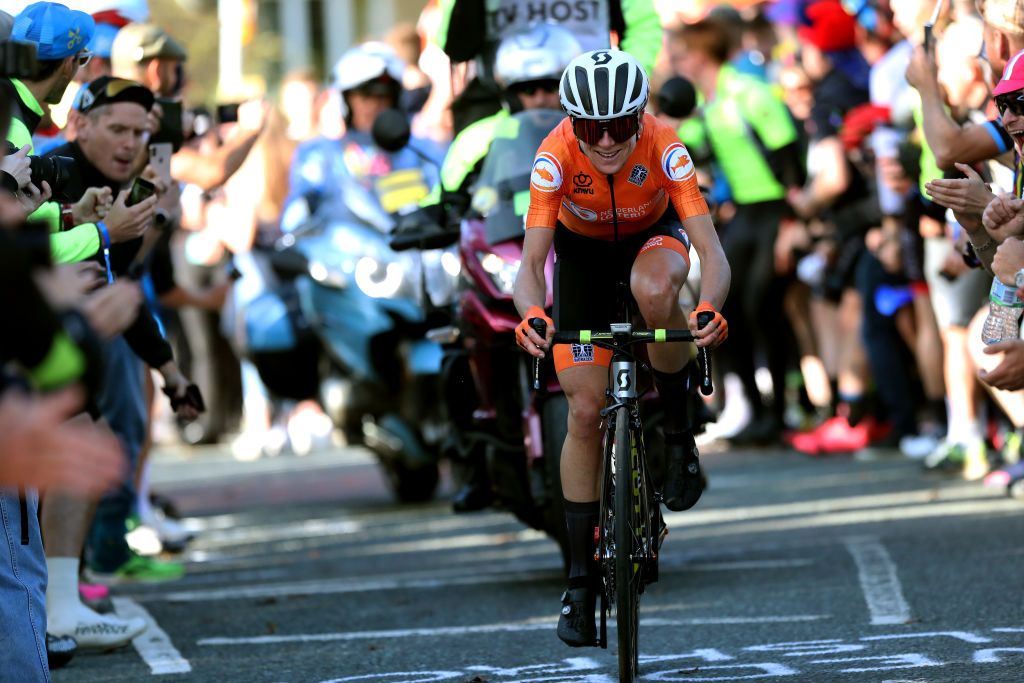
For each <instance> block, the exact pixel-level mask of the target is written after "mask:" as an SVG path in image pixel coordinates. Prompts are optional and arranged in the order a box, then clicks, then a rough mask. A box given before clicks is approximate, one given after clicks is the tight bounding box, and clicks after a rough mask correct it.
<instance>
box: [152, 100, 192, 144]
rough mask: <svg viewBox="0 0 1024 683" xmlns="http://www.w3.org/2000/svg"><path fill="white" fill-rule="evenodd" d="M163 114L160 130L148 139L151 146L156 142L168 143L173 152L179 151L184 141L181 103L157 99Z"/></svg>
mask: <svg viewBox="0 0 1024 683" xmlns="http://www.w3.org/2000/svg"><path fill="white" fill-rule="evenodd" d="M156 101H157V102H158V103H159V104H160V108H161V110H163V114H162V116H161V117H160V130H158V131H157V132H156V133H154V134H153V136H152V137H151V138H150V139H149V141H150V143H151V144H155V143H158V142H166V143H170V145H171V148H172V149H173V150H175V151H176V150H178V149H181V145H182V143H183V142H184V141H185V121H184V112H183V111H182V109H181V102H180V101H178V100H172V99H169V98H165V97H158V98H157V100H156Z"/></svg>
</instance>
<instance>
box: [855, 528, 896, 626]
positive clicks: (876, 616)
mask: <svg viewBox="0 0 1024 683" xmlns="http://www.w3.org/2000/svg"><path fill="white" fill-rule="evenodd" d="M844 542H845V545H846V549H847V550H848V551H849V552H850V554H851V555H852V556H853V561H854V562H856V563H857V573H858V576H859V578H860V586H861V590H862V591H863V592H864V599H865V601H866V602H867V604H868V611H869V612H871V623H872V624H873V625H875V626H879V625H884V624H905V623H907V622H908V621H910V606H909V605H907V601H906V599H905V598H904V597H903V588H902V587H901V586H900V579H899V576H898V574H897V571H896V565H895V564H894V563H893V561H892V558H891V557H889V553H888V552H887V551H886V549H885V546H883V545H882V544H881V542H880V541H879V540H878V539H877V538H874V537H870V536H868V537H849V538H846V539H845V541H844Z"/></svg>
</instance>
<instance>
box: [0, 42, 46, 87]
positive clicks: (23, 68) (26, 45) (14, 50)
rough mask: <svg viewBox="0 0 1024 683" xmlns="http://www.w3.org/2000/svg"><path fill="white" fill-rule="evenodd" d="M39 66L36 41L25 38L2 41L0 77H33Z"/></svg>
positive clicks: (0, 45) (0, 48)
mask: <svg viewBox="0 0 1024 683" xmlns="http://www.w3.org/2000/svg"><path fill="white" fill-rule="evenodd" d="M37 68H38V63H37V62H36V44H35V43H30V42H27V41H23V40H3V41H0V77H2V78H24V79H31V78H33V77H34V76H35V74H36V69H37Z"/></svg>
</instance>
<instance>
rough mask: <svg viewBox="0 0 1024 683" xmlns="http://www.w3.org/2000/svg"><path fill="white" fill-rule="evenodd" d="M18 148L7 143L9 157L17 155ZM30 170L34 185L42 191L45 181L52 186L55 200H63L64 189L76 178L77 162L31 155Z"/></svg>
mask: <svg viewBox="0 0 1024 683" xmlns="http://www.w3.org/2000/svg"><path fill="white" fill-rule="evenodd" d="M17 152H18V148H17V147H16V146H15V145H14V143H13V142H11V141H10V140H8V141H7V155H8V156H10V155H11V154H16V153H17ZM28 163H29V169H30V170H31V174H32V184H33V185H35V186H36V187H38V188H39V189H42V187H43V181H46V182H47V183H48V184H49V185H50V192H51V193H52V195H53V197H52V198H53V199H54V200H58V201H59V200H63V199H65V198H66V197H64V189H65V188H66V187H67V186H68V183H70V182H71V179H72V177H73V176H74V168H75V160H74V159H73V158H71V157H62V156H52V157H37V156H33V155H31V154H30V155H29V157H28Z"/></svg>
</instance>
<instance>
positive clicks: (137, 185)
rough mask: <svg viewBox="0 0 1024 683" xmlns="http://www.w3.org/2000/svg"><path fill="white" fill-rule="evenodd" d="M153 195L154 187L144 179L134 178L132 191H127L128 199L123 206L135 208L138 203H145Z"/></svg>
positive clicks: (154, 192)
mask: <svg viewBox="0 0 1024 683" xmlns="http://www.w3.org/2000/svg"><path fill="white" fill-rule="evenodd" d="M155 194H156V185H154V184H153V183H151V182H149V181H148V180H146V179H145V178H136V179H135V182H133V183H132V189H131V190H129V192H128V198H127V199H126V200H125V202H124V205H125V206H135V205H136V204H138V203H139V202H143V201H146V200H147V199H149V198H150V197H152V196H153V195H155Z"/></svg>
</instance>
